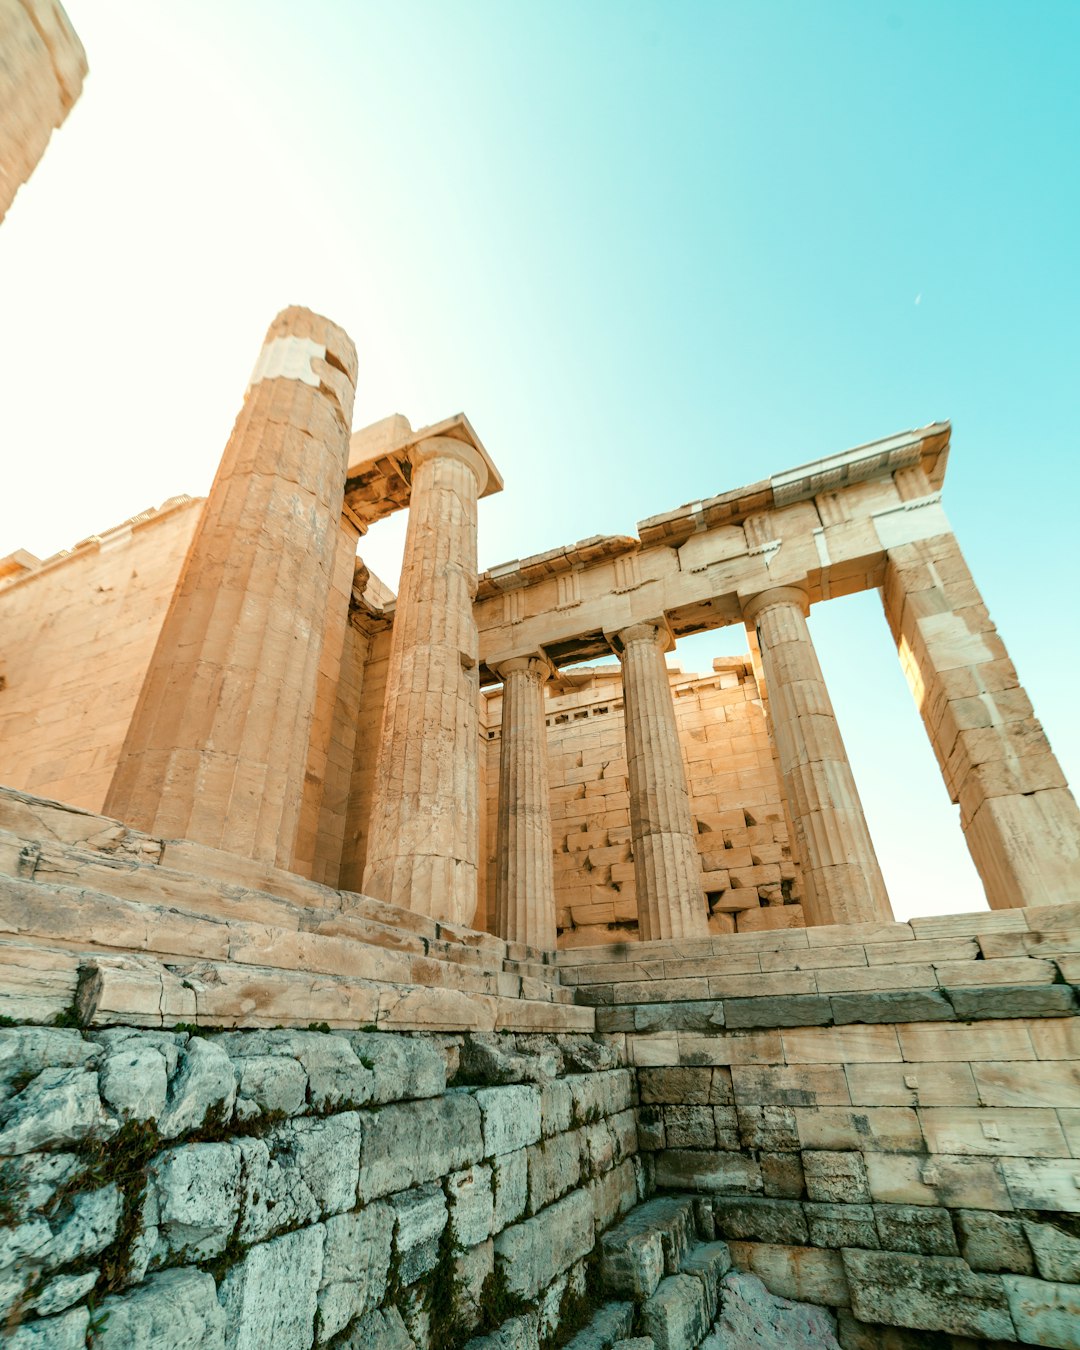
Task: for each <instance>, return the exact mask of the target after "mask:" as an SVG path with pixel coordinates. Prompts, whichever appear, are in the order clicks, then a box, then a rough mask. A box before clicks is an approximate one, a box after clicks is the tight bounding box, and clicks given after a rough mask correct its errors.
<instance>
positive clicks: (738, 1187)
mask: <svg viewBox="0 0 1080 1350" xmlns="http://www.w3.org/2000/svg"><path fill="white" fill-rule="evenodd" d="M655 1156H656V1184H657V1186H660V1187H663V1188H665V1189H667V1190H673V1191H681V1190H702V1191H718V1192H726V1193H728V1194H732V1195H750V1194H754V1193H755V1192H760V1191H761V1189H762V1180H761V1169H760V1168H759V1166H758V1164H757V1163H756V1162H755V1161H754V1160H753V1158H748V1157H746V1156H745V1155H744V1154H742V1153H730V1152H723V1151H712V1150H707V1149H671V1148H669V1149H665V1150H664V1152H663V1153H658V1154H656V1155H655Z"/></svg>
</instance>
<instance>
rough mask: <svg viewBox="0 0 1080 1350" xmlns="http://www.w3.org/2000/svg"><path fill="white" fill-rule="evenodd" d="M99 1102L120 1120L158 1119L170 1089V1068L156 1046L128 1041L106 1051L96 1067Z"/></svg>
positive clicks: (162, 1111)
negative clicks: (100, 1100)
mask: <svg viewBox="0 0 1080 1350" xmlns="http://www.w3.org/2000/svg"><path fill="white" fill-rule="evenodd" d="M98 1088H99V1091H100V1092H101V1098H102V1101H104V1103H105V1105H106V1106H107V1107H108V1109H109V1110H110V1111H111V1112H112V1113H113V1115H115V1116H117V1117H119V1118H120V1119H121V1120H122V1119H124V1117H125V1116H127V1117H130V1118H131V1119H133V1120H151V1119H153V1120H160V1119H161V1116H162V1115H163V1114H164V1111H165V1099H166V1097H167V1095H168V1091H169V1070H168V1065H167V1063H166V1060H165V1056H164V1055H163V1054H162V1052H161V1050H160V1049H159V1048H158V1047H157V1046H156V1045H147V1044H143V1043H140V1042H137V1041H136V1042H132V1041H130V1040H129V1041H128V1042H127V1043H126V1044H124V1043H121V1044H120V1045H119V1046H118V1047H117V1048H116V1049H115V1050H114V1051H112V1052H111V1053H110V1054H108V1055H107V1056H106V1057H105V1059H104V1060H103V1061H102V1063H101V1067H100V1068H99V1070H98Z"/></svg>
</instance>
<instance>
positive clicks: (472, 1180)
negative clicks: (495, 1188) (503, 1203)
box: [446, 1166, 495, 1247]
mask: <svg viewBox="0 0 1080 1350" xmlns="http://www.w3.org/2000/svg"><path fill="white" fill-rule="evenodd" d="M446 1194H447V1198H448V1200H449V1203H450V1218H451V1220H452V1222H453V1225H454V1240H455V1242H456V1243H457V1245H458V1246H460V1247H475V1246H476V1245H477V1244H478V1243H481V1242H486V1241H487V1239H488V1238H489V1237H490V1236H491V1223H492V1218H493V1216H494V1211H495V1201H494V1196H493V1194H492V1189H491V1168H490V1167H483V1166H476V1167H467V1168H465V1169H464V1170H463V1171H461V1172H452V1173H451V1174H450V1176H448V1177H447V1179H446Z"/></svg>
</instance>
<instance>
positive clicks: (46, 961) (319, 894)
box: [0, 788, 595, 1032]
mask: <svg viewBox="0 0 1080 1350" xmlns="http://www.w3.org/2000/svg"><path fill="white" fill-rule="evenodd" d="M76 1006H77V1011H78V1016H79V1020H80V1022H81V1023H82V1024H83V1025H86V1026H105V1025H113V1026H115V1025H129V1026H137V1027H168V1026H172V1025H174V1024H176V1023H185V1024H190V1025H193V1026H240V1025H243V1026H245V1027H253V1028H257V1027H273V1026H308V1025H309V1024H312V1023H315V1024H322V1023H325V1024H327V1025H328V1026H331V1027H342V1028H359V1027H373V1028H378V1029H379V1030H396V1031H421V1030H424V1031H447V1032H450V1031H466V1030H469V1031H538V1032H570V1031H575V1032H580V1031H592V1030H593V1029H594V1028H595V1014H594V1012H593V1010H592V1009H591V1008H588V1007H584V1006H578V1005H576V1003H575V995H574V991H573V990H572V989H569V988H564V987H563V985H562V983H561V978H560V973H559V969H558V967H557V966H556V965H555V964H554V962H553V960H552V956H551V954H550V953H547V952H541V951H538V950H536V949H534V948H531V947H527V946H525V945H523V944H521V943H508V942H504V941H502V940H501V939H500V938H497V937H493V936H492V935H491V934H489V933H481V932H477V931H474V930H472V929H469V928H466V927H463V926H460V925H456V924H451V923H446V922H443V921H439V920H435V919H431V918H428V917H427V916H425V915H422V914H417V913H415V912H413V911H411V910H407V909H402V908H399V907H397V906H394V905H388V904H384V903H383V902H381V901H378V900H373V899H371V898H370V897H368V896H364V895H359V894H356V893H354V892H350V891H340V890H335V889H333V888H331V887H328V886H323V885H320V884H319V883H317V882H313V881H307V880H305V879H304V878H302V877H298V876H295V875H293V874H292V873H289V872H285V871H282V870H281V869H278V868H276V867H272V866H269V865H266V864H261V863H257V862H252V861H250V860H248V859H244V858H239V857H236V856H235V855H232V854H227V853H223V852H220V851H218V850H215V849H212V848H207V847H205V846H202V845H199V844H193V843H191V842H189V841H185V840H168V839H161V838H155V837H153V836H150V835H148V834H145V833H142V832H140V831H137V830H132V829H129V828H127V827H126V826H123V825H121V824H119V823H118V822H117V821H114V820H109V819H107V818H106V817H103V816H97V815H93V814H91V813H89V812H85V811H80V810H78V809H77V808H73V807H70V806H64V805H61V804H60V803H57V802H50V801H45V800H43V799H40V798H36V797H32V796H29V795H27V794H24V793H20V792H16V791H13V790H11V789H6V788H4V789H0V1015H2V1016H5V1017H9V1018H11V1019H12V1020H16V1021H33V1022H47V1021H51V1020H52V1019H53V1018H55V1017H56V1016H58V1015H60V1014H63V1013H65V1011H68V1010H71V1009H72V1008H74V1007H76Z"/></svg>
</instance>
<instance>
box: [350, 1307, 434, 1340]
mask: <svg viewBox="0 0 1080 1350" xmlns="http://www.w3.org/2000/svg"><path fill="white" fill-rule="evenodd" d="M338 1350H416V1342H415V1341H414V1340H413V1338H412V1337H411V1336H410V1335H409V1332H408V1329H407V1328H406V1326H405V1323H404V1322H403V1321H402V1319H401V1313H399V1312H398V1310H397V1309H396V1308H386V1309H384V1310H383V1311H381V1312H379V1311H375V1312H369V1313H365V1314H364V1316H363V1317H361V1318H360V1320H359V1321H358V1322H357V1323H356V1324H355V1326H352V1327H350V1328H349V1331H348V1334H347V1335H346V1336H345V1337H344V1338H343V1339H342V1340H341V1342H340V1343H339V1347H338Z"/></svg>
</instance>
